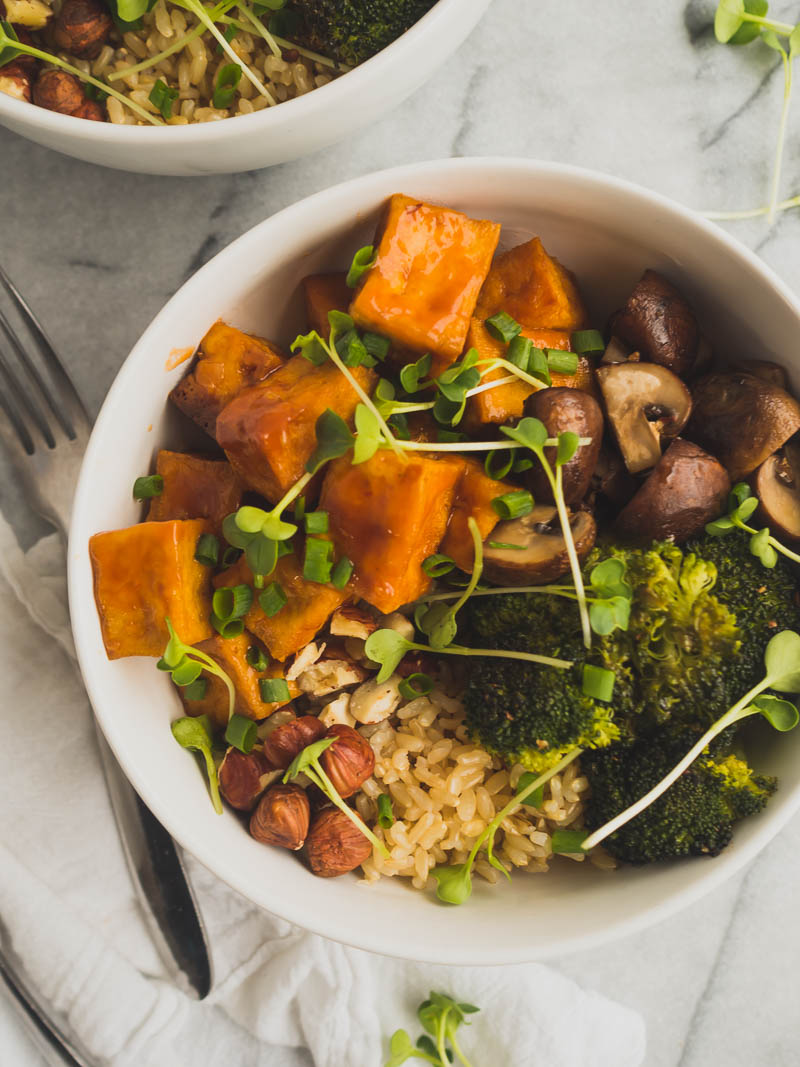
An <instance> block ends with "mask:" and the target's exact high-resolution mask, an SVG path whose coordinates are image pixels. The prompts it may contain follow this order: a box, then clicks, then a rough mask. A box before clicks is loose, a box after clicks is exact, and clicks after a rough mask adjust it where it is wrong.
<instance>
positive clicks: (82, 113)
mask: <svg viewBox="0 0 800 1067" xmlns="http://www.w3.org/2000/svg"><path fill="white" fill-rule="evenodd" d="M72 117H73V118H74V119H90V120H91V121H92V122H105V121H106V112H105V109H104V108H103V105H102V104H98V102H97V101H96V100H84V101H83V103H82V104H81V106H80V107H79V108H78V109H77V110H76V111H73V112H72Z"/></svg>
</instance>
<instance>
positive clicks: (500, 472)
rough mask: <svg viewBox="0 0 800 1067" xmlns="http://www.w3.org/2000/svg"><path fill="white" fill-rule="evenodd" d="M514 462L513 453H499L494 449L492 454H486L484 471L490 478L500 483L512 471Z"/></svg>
mask: <svg viewBox="0 0 800 1067" xmlns="http://www.w3.org/2000/svg"><path fill="white" fill-rule="evenodd" d="M513 462H514V453H513V452H498V451H497V450H496V449H492V451H491V452H487V453H486V459H485V460H484V461H483V469H484V470H485V471H486V474H487V476H488V477H489V478H494V479H495V481H498V482H500V481H502V480H503V478H505V476H506V475H507V474H508V473H509V471H510V470H511V465H512V464H513Z"/></svg>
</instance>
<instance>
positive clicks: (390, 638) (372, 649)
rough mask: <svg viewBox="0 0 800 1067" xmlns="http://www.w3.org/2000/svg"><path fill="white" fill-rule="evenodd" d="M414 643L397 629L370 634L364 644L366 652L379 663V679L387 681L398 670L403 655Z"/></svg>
mask: <svg viewBox="0 0 800 1067" xmlns="http://www.w3.org/2000/svg"><path fill="white" fill-rule="evenodd" d="M411 647H412V644H411V642H410V641H407V640H406V639H405V637H402V636H401V635H400V634H399V633H398V632H397V631H396V630H389V629H384V630H376V631H375V632H374V633H372V634H370V635H369V637H368V638H367V641H366V644H365V645H364V654H365V655H366V657H367V658H368V659H371V660H372V662H373V663H379V664H380V665H381V669H380V671H379V672H378V677H377V681H378V682H385V681H386V679H387V678H389V677H390V676H391V675H392V674H394V672H395V671H396V670H397V667H398V665H399V664H400V661H401V660H402V658H403V656H405V654H406V653H407V652H408V651H410V649H411Z"/></svg>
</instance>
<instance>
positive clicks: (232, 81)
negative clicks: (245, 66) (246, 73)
mask: <svg viewBox="0 0 800 1067" xmlns="http://www.w3.org/2000/svg"><path fill="white" fill-rule="evenodd" d="M241 80H242V68H241V67H240V66H239V64H238V63H226V64H225V66H224V67H220V71H219V74H217V81H216V84H215V86H214V95H213V97H212V103H213V104H214V107H217V108H222V109H224V108H228V107H230V106H231V104H232V103H233V98H234V96H235V94H236V86H237V85H238V84H239V82H240V81H241Z"/></svg>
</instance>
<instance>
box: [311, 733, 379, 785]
mask: <svg viewBox="0 0 800 1067" xmlns="http://www.w3.org/2000/svg"><path fill="white" fill-rule="evenodd" d="M325 737H335V738H336V740H335V741H334V742H333V744H332V745H331V746H330V748H326V749H325V751H324V752H323V753H322V755H321V756H320V758H319V762H320V763H321V764H322V769H323V770H324V771H325V773H326V774H327V776H328V777H329V778H330V780H331V784H332V785H333V786H334V788H335V789H336V791H337V792H338V794H339V796H341V797H351V796H352V795H353V793H356V792H357V791H358V790H359V789H360V788H361V786H362V785H363V784H364V782H366V780H367V778H369V776H370V775H371V774H372V772H373V771H374V770H375V753H374V752H373V751H372V746H371V745H370V743H369V741H367V740H366V739H365V738H363V737H362V736H361V734H360V733H358V731H357V730H354V729H353V727H352V726H345V725H344V723H334V725H333V726H329V727H328V729H327V730H326V731H325Z"/></svg>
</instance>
